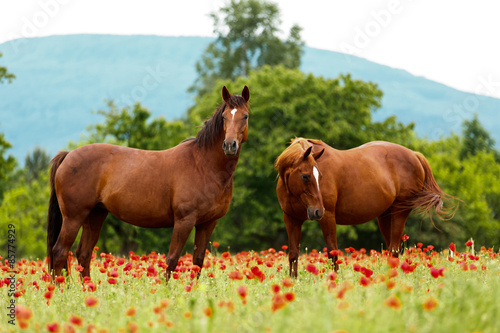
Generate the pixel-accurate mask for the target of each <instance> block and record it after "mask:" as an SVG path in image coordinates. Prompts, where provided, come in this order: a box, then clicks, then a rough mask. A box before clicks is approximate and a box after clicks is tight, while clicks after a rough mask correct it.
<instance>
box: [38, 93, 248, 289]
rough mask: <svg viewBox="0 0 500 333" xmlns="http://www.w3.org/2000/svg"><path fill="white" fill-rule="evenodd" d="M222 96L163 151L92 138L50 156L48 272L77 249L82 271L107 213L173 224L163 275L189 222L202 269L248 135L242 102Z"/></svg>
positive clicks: (244, 96)
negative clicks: (193, 131)
mask: <svg viewBox="0 0 500 333" xmlns="http://www.w3.org/2000/svg"><path fill="white" fill-rule="evenodd" d="M222 98H223V100H224V102H223V103H222V104H221V106H220V107H219V108H218V109H217V111H215V112H214V114H213V116H212V117H211V118H210V119H209V120H207V121H205V124H204V126H203V127H202V128H201V130H200V131H199V132H198V135H197V136H196V138H191V139H187V140H185V141H183V142H182V143H180V144H179V145H177V146H175V147H173V148H171V149H167V150H163V151H146V150H139V149H133V148H128V147H120V146H115V145H110V144H101V143H97V144H91V145H86V146H83V147H80V148H77V149H75V150H73V151H70V152H66V151H62V152H60V153H59V154H58V155H57V156H56V157H54V159H53V160H52V162H51V163H52V168H51V174H50V186H51V194H50V204H49V216H48V226H47V255H48V259H49V270H50V271H51V272H52V275H53V276H58V275H60V274H61V270H62V269H63V268H64V267H66V266H67V257H68V251H69V250H70V248H71V246H72V244H73V243H74V241H75V238H76V236H77V234H78V231H79V230H80V228H82V227H83V232H82V236H81V240H80V243H79V244H78V248H77V250H76V257H77V259H78V263H79V264H80V265H81V266H82V267H83V271H82V275H83V276H89V274H90V259H91V257H92V250H93V248H94V246H95V244H96V243H97V240H98V239H99V233H100V230H101V227H102V224H103V222H104V219H105V218H106V216H107V215H108V212H109V213H111V214H113V215H114V216H116V217H118V218H119V219H121V220H123V221H125V222H127V223H130V224H133V225H136V226H140V227H145V228H168V227H173V233H172V240H171V243H170V248H169V251H168V255H167V259H166V264H167V265H168V267H167V269H166V273H165V276H166V279H167V281H168V279H169V278H170V274H171V272H172V271H173V270H175V268H176V266H177V262H178V259H179V257H180V255H181V251H182V249H183V247H184V245H185V243H186V240H187V238H188V236H189V234H190V233H191V231H192V229H193V228H196V233H195V246H194V257H193V263H194V264H195V265H198V266H199V267H200V268H202V267H203V260H204V257H205V250H206V248H207V244H208V241H209V239H210V236H211V234H212V231H213V230H214V227H215V224H216V222H217V219H219V218H221V217H223V216H224V215H225V214H226V213H227V211H228V209H229V204H230V203H231V198H232V192H233V174H234V171H235V168H236V164H237V162H238V158H239V155H240V149H241V144H242V143H243V142H245V141H246V140H247V137H248V113H249V112H248V100H249V98H250V91H249V89H248V87H246V86H245V88H244V89H243V91H242V93H241V96H236V95H231V94H230V93H229V91H228V90H227V89H226V87H224V88H223V89H222Z"/></svg>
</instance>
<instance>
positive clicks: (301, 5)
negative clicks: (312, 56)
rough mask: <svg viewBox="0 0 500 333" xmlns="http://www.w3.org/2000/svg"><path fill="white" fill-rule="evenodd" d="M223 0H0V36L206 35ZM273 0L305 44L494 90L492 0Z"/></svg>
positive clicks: (499, 92)
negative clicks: (297, 29) (210, 15)
mask: <svg viewBox="0 0 500 333" xmlns="http://www.w3.org/2000/svg"><path fill="white" fill-rule="evenodd" d="M227 1H228V0H226V1H223V0H218V1H208V0H207V1H203V0H177V1H171V0H143V1H137V0H136V1H132V0H100V1H99V0H79V1H78V0H22V1H17V0H1V1H0V43H3V42H5V41H8V40H11V39H15V38H19V37H35V36H49V35H61V34H80V33H95V34H104V33H105V34H153V35H163V36H212V35H213V32H212V21H211V20H210V18H209V17H208V14H209V13H210V12H212V11H215V10H217V9H218V8H220V7H221V6H222V5H223V4H225V3H226V2H227ZM274 2H277V3H278V4H279V7H280V9H281V18H282V21H283V25H282V29H283V30H284V31H285V32H288V30H289V28H290V27H291V25H292V24H294V23H297V24H299V25H300V26H301V27H302V28H303V32H302V37H303V39H304V40H305V42H306V44H307V46H310V47H315V48H321V49H327V50H333V51H343V52H347V53H351V54H354V55H357V56H360V57H363V58H366V59H368V60H371V61H375V62H378V63H381V64H384V65H389V66H391V67H395V68H401V69H405V70H407V71H409V72H410V73H412V74H415V75H419V76H424V77H426V78H428V79H431V80H435V81H438V82H441V83H444V84H446V85H449V86H452V87H454V88H457V89H460V90H465V91H470V92H480V93H481V94H483V95H489V96H495V97H498V98H500V1H499V0H478V1H474V2H472V1H464V0H350V1H347V0H343V1H339V0H308V1H303V0H302V1H299V0H288V1H287V0H278V1H274ZM0 61H1V60H0ZM4 65H7V67H8V64H4Z"/></svg>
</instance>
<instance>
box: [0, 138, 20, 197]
mask: <svg viewBox="0 0 500 333" xmlns="http://www.w3.org/2000/svg"><path fill="white" fill-rule="evenodd" d="M10 148H12V145H11V144H10V142H8V141H7V140H5V135H4V134H3V133H0V203H1V202H2V198H3V193H4V192H5V191H6V190H7V188H8V183H9V180H10V179H9V175H10V173H11V172H12V171H14V168H15V166H16V159H15V158H14V157H13V156H12V155H10V154H9V155H7V156H6V154H7V150H9V149H10Z"/></svg>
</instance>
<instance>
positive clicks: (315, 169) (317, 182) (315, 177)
mask: <svg viewBox="0 0 500 333" xmlns="http://www.w3.org/2000/svg"><path fill="white" fill-rule="evenodd" d="M313 176H314V179H316V185H318V191H319V171H318V169H317V168H316V167H313Z"/></svg>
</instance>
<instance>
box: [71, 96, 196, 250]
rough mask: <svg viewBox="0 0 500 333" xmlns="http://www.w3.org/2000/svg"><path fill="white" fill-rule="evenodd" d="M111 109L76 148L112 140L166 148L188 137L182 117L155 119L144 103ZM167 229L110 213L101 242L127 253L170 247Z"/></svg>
mask: <svg viewBox="0 0 500 333" xmlns="http://www.w3.org/2000/svg"><path fill="white" fill-rule="evenodd" d="M107 106H108V109H107V110H99V111H97V113H98V114H100V115H102V116H103V117H104V120H103V122H102V123H98V124H95V125H91V126H90V127H89V128H88V131H89V134H88V135H87V137H86V138H84V139H83V140H82V141H81V142H79V143H78V144H71V145H70V146H71V147H73V148H75V147H76V146H81V145H84V144H90V143H96V142H108V143H111V144H116V145H121V146H127V147H132V148H138V149H148V150H162V149H167V148H170V147H173V146H175V145H177V144H178V143H180V142H181V141H182V140H183V139H185V138H186V137H187V130H186V126H185V124H184V122H182V121H167V120H165V118H163V117H157V118H154V119H151V116H152V113H151V112H150V111H149V110H148V109H146V108H144V107H143V106H142V105H141V104H140V103H136V104H134V105H133V107H128V106H127V107H124V108H121V109H120V108H117V107H116V105H115V104H114V102H113V101H108V102H107ZM168 240H169V237H168V236H167V233H163V232H158V231H157V230H154V229H145V228H139V227H134V226H132V225H130V224H127V223H124V222H122V221H120V220H119V219H117V218H116V217H114V216H112V215H109V216H108V217H107V219H106V221H105V222H104V226H103V228H102V231H101V236H100V239H99V242H98V246H99V247H100V248H101V249H102V250H103V251H105V252H113V253H120V254H126V253H128V251H136V250H138V251H141V252H146V251H151V250H153V249H159V248H160V249H161V248H162V249H164V251H165V252H166V251H167V250H168Z"/></svg>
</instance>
